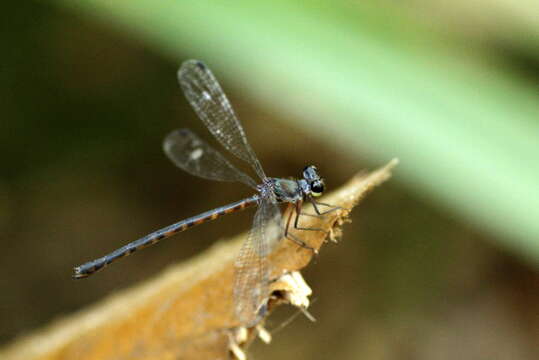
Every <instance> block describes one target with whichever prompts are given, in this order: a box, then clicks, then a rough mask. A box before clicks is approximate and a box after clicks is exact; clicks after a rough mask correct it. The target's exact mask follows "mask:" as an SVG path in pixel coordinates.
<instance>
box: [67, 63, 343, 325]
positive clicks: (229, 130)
mask: <svg viewBox="0 0 539 360" xmlns="http://www.w3.org/2000/svg"><path fill="white" fill-rule="evenodd" d="M178 81H179V83H180V86H181V88H182V89H183V92H184V94H185V96H186V98H187V100H188V102H189V103H190V104H191V106H192V108H193V109H194V110H195V112H196V113H197V115H198V117H199V118H200V119H201V120H202V122H203V123H204V124H205V125H206V127H207V129H208V130H209V131H210V133H211V134H212V135H213V136H214V137H215V138H216V139H217V140H218V142H219V143H220V144H221V145H222V146H223V147H224V148H226V149H227V150H228V151H229V152H231V153H232V154H233V155H235V156H236V157H237V158H239V159H241V160H243V161H245V162H246V163H247V164H248V165H250V167H251V168H252V169H253V170H254V172H255V173H256V174H257V175H258V177H259V178H260V180H261V182H260V183H257V182H255V181H254V180H253V179H252V177H250V176H249V175H247V174H246V173H244V172H242V171H240V170H239V169H237V168H236V167H235V166H234V165H233V164H232V163H231V162H229V161H228V160H227V159H226V158H225V157H224V156H223V155H222V154H221V153H220V152H218V151H217V150H215V149H214V148H213V147H211V146H210V145H208V144H207V143H206V142H204V141H203V140H202V139H200V138H199V137H198V136H197V135H196V134H195V133H193V132H192V131H190V130H189V129H177V130H174V131H172V132H171V133H170V134H169V135H167V136H166V137H165V140H164V142H163V150H164V152H165V154H166V155H167V156H168V157H169V159H170V160H171V161H172V162H173V163H174V164H175V165H176V166H177V167H179V168H181V169H183V170H184V171H186V172H188V173H190V174H192V175H196V176H199V177H202V178H206V179H210V180H217V181H231V182H240V183H243V184H245V185H247V186H249V187H251V188H252V189H253V190H255V194H254V195H252V196H250V197H248V198H245V199H242V200H239V201H236V202H233V203H231V204H228V205H224V206H221V207H218V208H215V209H213V210H209V211H206V212H204V213H202V214H199V215H196V216H193V217H190V218H188V219H185V220H182V221H179V222H177V223H175V224H172V225H170V226H167V227H165V228H163V229H160V230H157V231H155V232H153V233H151V234H148V235H146V236H144V237H142V238H140V239H138V240H135V241H133V242H131V243H128V244H127V245H125V246H123V247H121V248H119V249H117V250H115V251H113V252H111V253H110V254H107V255H105V256H103V257H100V258H98V259H95V260H92V261H89V262H87V263H85V264H83V265H80V266H77V267H75V268H74V274H73V278H75V279H81V278H86V277H88V276H90V275H92V274H94V273H96V272H97V271H99V270H102V269H104V268H105V267H106V266H108V265H109V264H111V263H113V262H114V261H116V260H118V259H120V258H123V257H126V256H128V255H131V254H133V253H134V252H135V251H138V250H140V249H143V248H145V247H147V246H150V245H153V244H156V243H158V242H159V241H161V240H163V239H165V238H168V237H171V236H173V235H175V234H177V233H180V232H182V231H185V230H187V229H190V228H192V227H194V226H196V225H200V224H202V223H205V222H208V221H210V220H215V219H217V218H219V217H221V216H223V215H226V214H230V213H234V212H237V211H240V210H243V209H246V208H248V207H251V206H257V207H258V208H257V211H256V213H255V215H254V220H253V225H252V227H251V230H250V231H249V234H248V236H247V238H246V240H245V241H244V243H243V244H242V246H241V249H240V252H239V254H238V256H237V258H236V260H235V262H234V269H235V275H234V285H233V299H234V308H235V313H236V315H237V316H238V318H239V319H240V320H241V321H244V322H246V323H249V324H254V323H256V322H257V321H258V319H260V318H261V316H263V314H264V313H265V312H266V310H267V309H266V306H267V304H266V302H267V299H268V295H269V294H268V287H269V282H270V281H269V273H270V272H269V264H268V256H269V254H270V253H271V252H272V251H273V250H274V249H275V247H276V245H277V244H278V243H279V241H280V240H281V239H282V238H286V239H289V240H291V241H293V242H295V243H296V244H298V245H299V246H301V247H302V248H305V249H309V250H311V251H313V252H315V253H316V250H315V249H314V248H312V247H310V246H309V245H308V244H306V243H305V242H304V241H303V240H301V239H300V238H299V237H298V236H296V235H294V234H292V233H291V232H290V231H289V230H290V228H291V226H293V228H294V229H296V230H304V231H322V232H325V230H323V229H320V228H311V227H301V226H300V225H299V219H300V216H301V215H310V216H323V215H324V214H326V213H328V212H331V211H334V210H336V209H339V208H340V207H335V206H332V205H330V204H325V203H322V202H319V201H317V200H315V198H317V197H319V196H321V195H322V194H323V192H324V187H325V184H324V179H323V178H322V177H321V176H320V175H319V173H318V169H317V168H316V166H314V165H309V166H306V167H305V168H304V169H303V172H302V177H301V178H296V179H285V178H273V177H267V176H266V174H265V173H264V170H263V169H262V166H261V165H260V161H259V160H258V158H257V156H256V155H255V153H254V151H253V149H252V148H251V145H250V144H249V143H248V141H247V137H246V135H245V131H244V129H243V127H242V125H241V124H240V121H239V120H238V117H237V116H236V114H235V112H234V110H233V109H232V106H231V105H230V102H229V100H228V98H227V96H226V95H225V93H224V92H223V90H222V88H221V86H220V85H219V83H218V81H217V79H216V78H215V76H214V75H213V73H212V72H211V71H210V69H209V68H208V67H207V66H206V65H205V64H204V63H202V62H201V61H198V60H187V61H185V62H184V63H183V64H182V66H181V67H180V69H179V70H178ZM305 201H309V202H310V203H311V204H312V206H313V208H314V210H315V212H316V214H306V213H302V205H303V203H304V202H305ZM283 203H287V204H288V207H289V208H290V209H289V210H290V211H288V214H289V215H288V218H287V221H286V225H284V226H283V224H282V215H281V211H280V206H279V205H280V204H283ZM320 206H325V207H327V208H328V209H326V210H325V211H321V208H320ZM293 216H294V220H293V221H292V217H293Z"/></svg>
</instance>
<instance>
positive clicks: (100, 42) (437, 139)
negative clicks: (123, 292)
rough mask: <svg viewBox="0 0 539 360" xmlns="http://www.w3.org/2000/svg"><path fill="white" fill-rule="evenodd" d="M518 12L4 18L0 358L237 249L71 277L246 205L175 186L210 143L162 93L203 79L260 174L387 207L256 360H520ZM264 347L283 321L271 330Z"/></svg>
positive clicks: (194, 238)
mask: <svg viewBox="0 0 539 360" xmlns="http://www.w3.org/2000/svg"><path fill="white" fill-rule="evenodd" d="M537 14H539V3H538V2H537V1H532V0H519V1H512V2H509V1H503V0H490V1H487V0H479V1H473V2H469V1H451V2H447V1H439V0H435V1H432V0H431V1H424V0H415V1H400V2H394V1H372V0H363V1H342V0H341V1H316V2H295V1H285V0H277V1H272V2H252V1H247V0H243V1H234V2H219V1H180V0H174V1H172V0H167V1H151V0H129V1H127V0H122V1H109V0H86V1H84V2H79V1H67V0H66V1H60V0H58V1H52V2H49V3H45V2H41V1H28V0H25V1H19V2H11V3H6V4H4V6H3V11H2V12H1V14H0V18H1V21H0V29H1V31H0V37H1V39H2V41H1V43H2V44H3V50H2V61H1V63H0V148H1V151H0V163H1V164H2V165H1V170H0V241H1V246H2V251H1V252H0V263H1V264H2V272H1V273H0V289H1V290H0V341H1V342H2V343H8V342H9V341H11V340H13V339H15V338H16V337H17V336H22V335H25V334H28V333H30V332H31V330H33V329H36V328H39V327H40V326H43V325H45V324H47V323H49V322H50V321H52V320H53V319H57V318H59V317H61V316H63V315H67V314H69V313H71V312H74V311H76V310H77V309H81V308H83V307H84V306H86V305H89V304H92V303H94V302H96V301H98V300H99V299H101V298H103V297H104V296H106V295H107V294H111V293H114V292H115V291H117V290H118V289H123V288H126V287H128V286H129V285H132V284H136V283H138V282H140V281H142V280H144V279H146V278H148V277H149V276H152V275H154V274H157V273H158V272H159V271H160V270H162V269H164V268H165V267H167V266H168V265H170V264H172V263H175V262H177V261H182V259H187V258H189V257H190V256H193V255H194V254H198V253H200V252H201V251H203V250H204V249H205V248H207V247H208V246H210V245H211V244H212V243H214V242H215V241H217V240H219V239H224V238H226V237H229V236H232V235H234V234H236V233H238V230H241V231H243V230H247V229H248V227H249V226H250V219H251V216H252V213H247V212H246V213H244V214H237V215H234V216H230V217H227V218H226V219H223V220H220V221H217V222H215V223H212V224H207V225H204V226H202V227H200V228H196V229H194V230H191V231H189V232H187V233H184V234H182V235H181V237H177V238H173V239H171V240H169V241H166V242H164V243H162V244H160V245H158V246H155V247H153V248H150V249H148V250H145V251H144V252H142V253H137V254H136V255H135V256H134V257H131V258H129V259H126V260H124V261H121V262H119V263H117V264H115V265H114V266H113V267H111V268H110V269H109V270H107V271H105V272H103V273H100V274H99V275H97V276H95V277H92V278H89V279H87V280H84V281H78V282H75V281H72V280H71V278H70V276H71V267H72V266H74V265H77V264H80V263H81V262H84V261H87V260H90V259H93V258H95V257H97V256H100V255H103V254H104V253H107V252H108V251H110V250H113V249H115V248H116V247H118V246H120V245H122V244H124V243H126V242H128V241H131V240H133V239H136V238H138V237H139V236H141V235H144V234H146V233H147V232H150V231H152V230H155V229H157V228H159V227H162V226H165V225H168V224H170V223H172V222H175V221H177V220H178V219H181V218H184V217H187V216H190V215H193V214H196V213H198V212H201V211H204V210H206V209H208V208H212V207H215V206H218V205H222V204H225V203H227V202H229V201H234V200H236V199H238V198H240V197H242V196H245V195H248V194H249V190H248V189H245V188H242V186H241V185H237V186H235V185H231V184H224V183H212V182H209V181H206V180H201V179H198V178H193V177H190V176H189V175H187V174H185V173H183V172H181V171H180V170H178V169H176V168H174V166H173V165H172V164H171V163H170V162H169V161H168V160H167V159H166V158H165V156H164V155H163V153H162V150H161V141H162V139H163V137H164V136H165V135H166V134H167V133H168V132H169V131H171V130H173V129H175V128H178V127H189V128H192V129H194V130H195V131H197V132H198V133H200V134H202V135H203V136H205V137H206V138H209V133H208V132H207V131H206V130H205V129H204V128H203V126H202V124H201V122H200V121H199V120H198V119H197V118H196V116H195V114H194V113H193V111H191V109H189V106H188V104H187V103H186V101H185V100H184V98H183V95H182V94H181V91H180V89H179V87H178V86H177V83H176V77H175V73H176V70H177V68H178V66H179V64H180V63H181V62H182V61H183V60H185V59H188V58H198V59H201V60H203V61H205V62H206V63H207V64H208V65H209V66H210V67H211V68H212V69H213V71H214V72H215V73H216V74H217V76H218V78H219V79H220V81H221V83H222V85H223V87H224V89H225V90H226V92H227V93H228V95H229V97H230V98H231V101H232V103H233V105H234V107H235V109H236V111H237V112H238V113H239V116H240V118H241V119H242V122H243V124H244V126H245V128H246V131H247V134H248V136H249V139H250V141H251V143H252V145H253V147H254V148H255V151H256V152H257V154H258V156H259V157H260V159H261V161H262V163H263V165H264V167H265V169H266V172H267V173H268V174H271V175H272V176H298V175H299V174H300V170H301V169H302V168H303V167H304V166H305V165H306V164H309V163H315V164H317V165H318V167H319V168H320V169H321V171H322V173H323V174H324V175H325V177H326V181H327V184H328V186H329V187H330V188H331V187H337V186H339V185H340V184H341V183H343V182H344V181H346V179H347V178H349V177H350V176H351V175H353V174H354V173H356V172H357V171H359V170H361V169H364V168H374V167H377V166H380V165H382V164H384V163H385V162H387V161H388V160H390V159H391V158H393V157H399V158H400V160H401V164H400V165H399V166H398V168H397V169H396V172H395V176H394V177H393V178H392V179H391V181H390V182H389V183H387V184H384V185H383V186H382V187H381V188H379V189H377V190H376V191H375V192H374V193H372V194H371V195H370V196H369V197H368V199H367V200H366V201H365V202H364V203H363V204H362V205H361V206H360V208H359V209H358V210H357V211H354V213H353V215H352V220H353V223H352V224H350V225H347V226H346V227H345V235H344V238H343V239H342V241H341V243H340V244H338V245H337V246H333V245H331V246H327V247H326V248H325V249H324V251H323V252H322V254H321V256H320V257H319V259H318V260H317V261H316V263H315V264H312V265H311V266H310V267H309V268H308V269H307V270H306V272H305V275H306V277H307V279H308V281H309V283H310V284H311V285H312V287H313V288H314V291H315V295H314V296H315V297H316V298H317V301H316V302H315V304H314V305H313V306H312V308H311V311H312V313H313V314H314V315H315V316H316V317H317V318H318V322H317V323H314V324H312V323H309V322H308V321H307V320H306V319H304V318H298V319H297V320H296V321H294V322H292V323H291V324H290V325H288V326H287V327H285V328H283V329H282V330H280V331H279V333H277V334H275V337H274V343H273V344H272V345H271V346H266V345H261V344H257V345H256V346H254V348H253V349H252V355H253V357H254V358H256V359H272V358H283V359H285V358H286V359H287V358H294V359H327V358H335V359H462V358H482V359H537V357H538V356H539V350H538V343H539V273H538V271H537V269H538V264H539V221H538V219H539V190H538V188H539V185H538V184H539V160H538V159H539V90H538V89H539V77H538V75H539V51H538V49H539V21H538V19H539V17H538V16H537ZM276 315H277V316H276V317H275V318H273V319H272V320H271V321H270V323H269V324H268V327H269V328H270V329H272V328H277V327H278V326H279V323H280V322H281V321H283V319H285V318H287V317H288V316H289V315H290V312H288V313H287V312H286V311H284V310H283V311H280V313H279V314H276Z"/></svg>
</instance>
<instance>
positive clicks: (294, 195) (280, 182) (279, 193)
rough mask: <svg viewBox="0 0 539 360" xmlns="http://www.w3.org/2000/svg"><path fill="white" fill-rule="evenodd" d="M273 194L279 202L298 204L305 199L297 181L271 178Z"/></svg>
mask: <svg viewBox="0 0 539 360" xmlns="http://www.w3.org/2000/svg"><path fill="white" fill-rule="evenodd" d="M271 181H272V183H273V192H274V193H275V197H276V198H277V201H279V202H296V201H298V200H301V199H302V198H303V194H302V191H301V187H300V186H299V184H298V182H297V181H296V180H289V179H280V178H271Z"/></svg>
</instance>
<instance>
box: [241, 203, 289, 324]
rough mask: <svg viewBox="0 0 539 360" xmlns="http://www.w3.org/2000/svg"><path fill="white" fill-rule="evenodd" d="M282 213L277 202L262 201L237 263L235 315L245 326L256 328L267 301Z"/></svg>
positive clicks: (280, 234) (280, 231)
mask: <svg viewBox="0 0 539 360" xmlns="http://www.w3.org/2000/svg"><path fill="white" fill-rule="evenodd" d="M282 234H283V231H282V227H281V212H280V211H279V208H278V206H277V204H276V203H275V200H274V198H272V197H269V196H268V197H263V198H261V200H260V204H259V207H258V210H257V212H256V214H255V218H254V221H253V227H252V229H251V231H250V233H249V236H248V237H247V240H246V241H245V243H244V244H243V246H242V248H241V250H240V253H239V255H238V257H237V259H236V262H235V270H236V274H235V279H234V303H235V310H236V315H237V316H238V318H239V319H240V321H242V322H244V323H245V324H246V325H254V324H256V323H257V322H258V320H259V315H261V313H262V312H261V311H260V309H261V306H263V305H265V304H263V301H264V300H265V299H266V298H267V296H268V295H269V294H268V282H269V269H268V255H269V254H270V253H271V251H272V250H273V249H274V248H275V245H276V244H277V243H278V241H279V239H281V238H282Z"/></svg>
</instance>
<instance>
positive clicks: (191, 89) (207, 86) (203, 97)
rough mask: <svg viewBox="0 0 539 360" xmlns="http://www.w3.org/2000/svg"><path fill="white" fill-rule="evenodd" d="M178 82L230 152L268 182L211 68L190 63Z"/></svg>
mask: <svg viewBox="0 0 539 360" xmlns="http://www.w3.org/2000/svg"><path fill="white" fill-rule="evenodd" d="M178 81H179V82H180V85H181V87H182V89H183V91H184V93H185V97H186V98H187V100H188V101H189V103H190V104H191V106H192V107H193V109H194V110H195V112H196V113H197V115H198V117H199V118H200V119H201V120H202V121H203V122H204V124H205V125H206V126H207V128H208V129H209V130H210V132H211V133H212V134H213V136H215V138H216V139H217V140H219V142H220V143H221V144H222V145H223V146H224V147H225V148H226V149H227V150H228V151H230V152H231V153H233V154H234V155H236V156H237V157H239V158H240V159H242V160H244V161H246V162H248V163H249V164H250V165H251V166H252V167H253V169H254V170H255V172H256V173H257V174H258V176H260V178H261V179H265V178H266V175H265V174H264V171H263V170H262V166H261V165H260V162H259V161H258V158H257V157H256V155H255V153H254V151H253V149H252V148H251V145H249V143H248V142H247V138H246V137H245V131H244V130H243V127H242V126H241V124H240V122H239V120H238V118H237V117H236V114H235V113H234V110H233V109H232V106H231V105H230V102H229V101H228V98H227V97H226V95H225V93H224V92H223V90H222V89H221V86H220V85H219V83H218V82H217V79H216V78H215V76H213V74H212V72H211V71H210V69H208V68H207V67H206V65H204V64H203V63H202V62H200V61H198V60H187V61H186V62H184V63H183V64H182V66H181V67H180V70H179V71H178Z"/></svg>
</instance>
